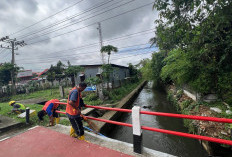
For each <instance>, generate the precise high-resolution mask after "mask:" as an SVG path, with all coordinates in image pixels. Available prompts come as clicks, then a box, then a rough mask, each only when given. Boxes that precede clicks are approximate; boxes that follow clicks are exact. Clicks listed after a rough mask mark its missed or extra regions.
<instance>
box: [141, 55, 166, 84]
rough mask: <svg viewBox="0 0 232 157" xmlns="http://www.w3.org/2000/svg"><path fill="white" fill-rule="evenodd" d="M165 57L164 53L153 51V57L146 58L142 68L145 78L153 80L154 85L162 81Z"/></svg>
mask: <svg viewBox="0 0 232 157" xmlns="http://www.w3.org/2000/svg"><path fill="white" fill-rule="evenodd" d="M164 58H165V55H164V53H161V52H158V53H153V55H152V59H151V60H146V61H145V62H144V65H143V67H142V68H141V72H142V75H143V78H145V79H147V80H153V83H154V84H153V85H154V87H157V86H158V85H159V84H160V83H162V80H161V77H160V73H161V69H162V67H163V66H164V62H163V60H164Z"/></svg>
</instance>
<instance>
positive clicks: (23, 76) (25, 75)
mask: <svg viewBox="0 0 232 157" xmlns="http://www.w3.org/2000/svg"><path fill="white" fill-rule="evenodd" d="M32 77H33V75H32V70H24V71H20V72H18V74H17V79H18V80H19V81H18V82H20V83H22V84H24V83H27V82H28V81H30V80H32Z"/></svg>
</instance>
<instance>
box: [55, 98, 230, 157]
mask: <svg viewBox="0 0 232 157" xmlns="http://www.w3.org/2000/svg"><path fill="white" fill-rule="evenodd" d="M57 103H58V104H63V105H67V103H61V102H57ZM86 107H87V108H95V109H102V110H110V111H120V112H127V113H132V124H128V123H123V122H117V121H112V120H106V119H100V118H94V117H90V116H86V118H88V119H91V120H96V121H101V122H106V123H111V124H116V125H122V126H127V127H132V128H133V145H134V152H136V153H140V154H141V153H142V130H149V131H154V132H160V133H165V134H171V135H176V136H183V137H188V138H193V139H198V140H205V141H210V142H216V143H220V144H226V145H232V141H230V140H224V139H218V138H213V137H207V136H201V135H194V134H189V133H183V132H177V131H170V130H165V129H158V128H152V127H147V126H141V114H147V115H154V116H166V117H174V118H185V119H193V120H204V121H213V122H220V123H232V119H227V118H216V117H204V116H192V115H183V114H173V113H163V112H151V111H141V108H140V107H139V106H134V107H133V108H132V110H131V109H121V108H109V107H101V106H89V105H86ZM57 112H58V113H62V114H65V112H61V111H57Z"/></svg>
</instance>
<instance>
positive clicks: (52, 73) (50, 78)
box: [47, 65, 56, 86]
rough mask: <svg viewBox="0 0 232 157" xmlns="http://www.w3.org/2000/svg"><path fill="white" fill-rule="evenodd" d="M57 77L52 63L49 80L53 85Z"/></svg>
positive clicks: (48, 75)
mask: <svg viewBox="0 0 232 157" xmlns="http://www.w3.org/2000/svg"><path fill="white" fill-rule="evenodd" d="M55 79H56V73H55V68H54V66H53V65H51V67H50V69H49V70H48V72H47V80H48V81H49V82H51V83H52V86H53V82H54V81H55Z"/></svg>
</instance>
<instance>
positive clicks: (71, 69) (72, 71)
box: [64, 61, 84, 87]
mask: <svg viewBox="0 0 232 157" xmlns="http://www.w3.org/2000/svg"><path fill="white" fill-rule="evenodd" d="M83 70H84V69H83V67H80V66H76V65H71V63H70V62H69V61H68V68H67V69H65V71H64V73H65V76H66V77H71V81H72V87H74V86H75V79H74V78H75V75H77V73H79V72H81V71H83Z"/></svg>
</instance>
